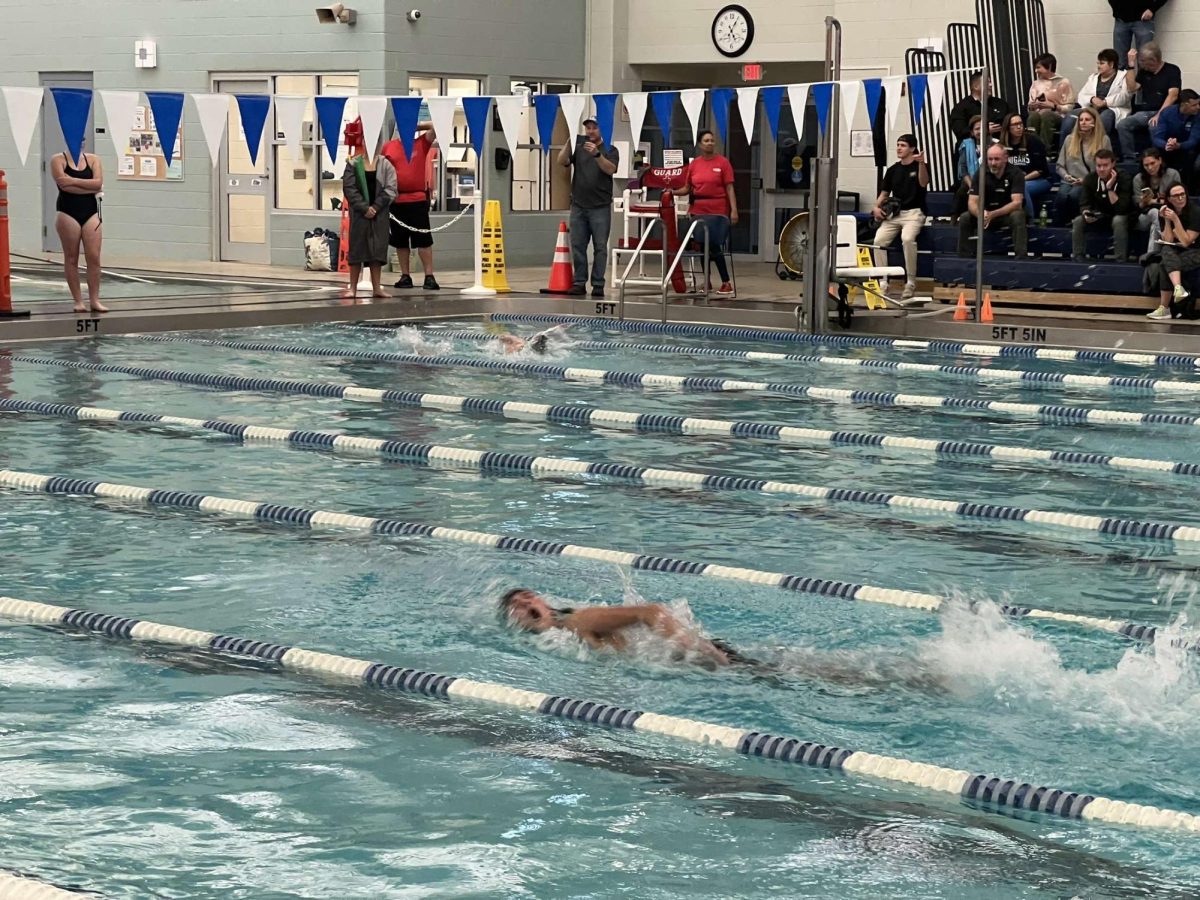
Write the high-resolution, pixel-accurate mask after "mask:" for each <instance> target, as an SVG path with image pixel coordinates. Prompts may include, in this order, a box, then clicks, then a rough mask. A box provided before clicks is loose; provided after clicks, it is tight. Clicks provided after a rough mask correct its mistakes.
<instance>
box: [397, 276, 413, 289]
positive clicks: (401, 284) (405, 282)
mask: <svg viewBox="0 0 1200 900" xmlns="http://www.w3.org/2000/svg"><path fill="white" fill-rule="evenodd" d="M412 286H413V283H412V276H411V275H401V276H400V280H399V281H397V282H396V283H395V284H394V285H393V287H398V288H410V287H412Z"/></svg>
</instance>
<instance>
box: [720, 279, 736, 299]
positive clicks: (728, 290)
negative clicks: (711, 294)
mask: <svg viewBox="0 0 1200 900" xmlns="http://www.w3.org/2000/svg"><path fill="white" fill-rule="evenodd" d="M717 293H718V294H723V295H725V296H729V295H730V294H732V293H733V285H732V284H730V283H729V282H728V281H723V282H721V286H720V287H719V288H717Z"/></svg>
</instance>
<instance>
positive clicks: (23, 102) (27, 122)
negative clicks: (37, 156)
mask: <svg viewBox="0 0 1200 900" xmlns="http://www.w3.org/2000/svg"><path fill="white" fill-rule="evenodd" d="M0 90H3V92H4V105H5V106H6V107H7V108H8V124H9V127H10V128H12V136H13V142H14V143H16V145H17V156H19V157H20V159H21V165H25V160H26V159H28V158H29V145H30V144H31V143H33V132H34V130H35V129H36V128H37V121H38V113H39V112H41V109H42V95H43V93H44V91H43V89H42V88H40V87H37V88H28V87H6V88H0Z"/></svg>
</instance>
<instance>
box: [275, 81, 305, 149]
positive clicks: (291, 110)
mask: <svg viewBox="0 0 1200 900" xmlns="http://www.w3.org/2000/svg"><path fill="white" fill-rule="evenodd" d="M308 104H309V98H308V97H286V96H283V95H282V94H280V95H277V96H276V97H275V122H276V123H277V124H278V126H279V130H280V132H282V134H283V142H284V143H285V144H287V148H288V150H290V151H291V154H292V159H293V160H299V159H300V142H301V140H303V136H304V116H305V114H306V113H307V112H308Z"/></svg>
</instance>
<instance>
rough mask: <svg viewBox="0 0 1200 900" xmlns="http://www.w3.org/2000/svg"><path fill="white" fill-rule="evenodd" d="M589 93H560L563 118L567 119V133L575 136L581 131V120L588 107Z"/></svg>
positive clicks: (559, 100) (559, 98) (559, 101)
mask: <svg viewBox="0 0 1200 900" xmlns="http://www.w3.org/2000/svg"><path fill="white" fill-rule="evenodd" d="M589 99H590V96H589V95H588V94H559V95H558V103H559V106H561V107H562V111H563V118H564V119H566V120H567V133H568V134H569V135H570V136H571V137H572V138H574V137H575V135H577V134H578V133H579V120H580V119H582V118H583V111H584V110H585V109H587V105H588V100H589Z"/></svg>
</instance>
